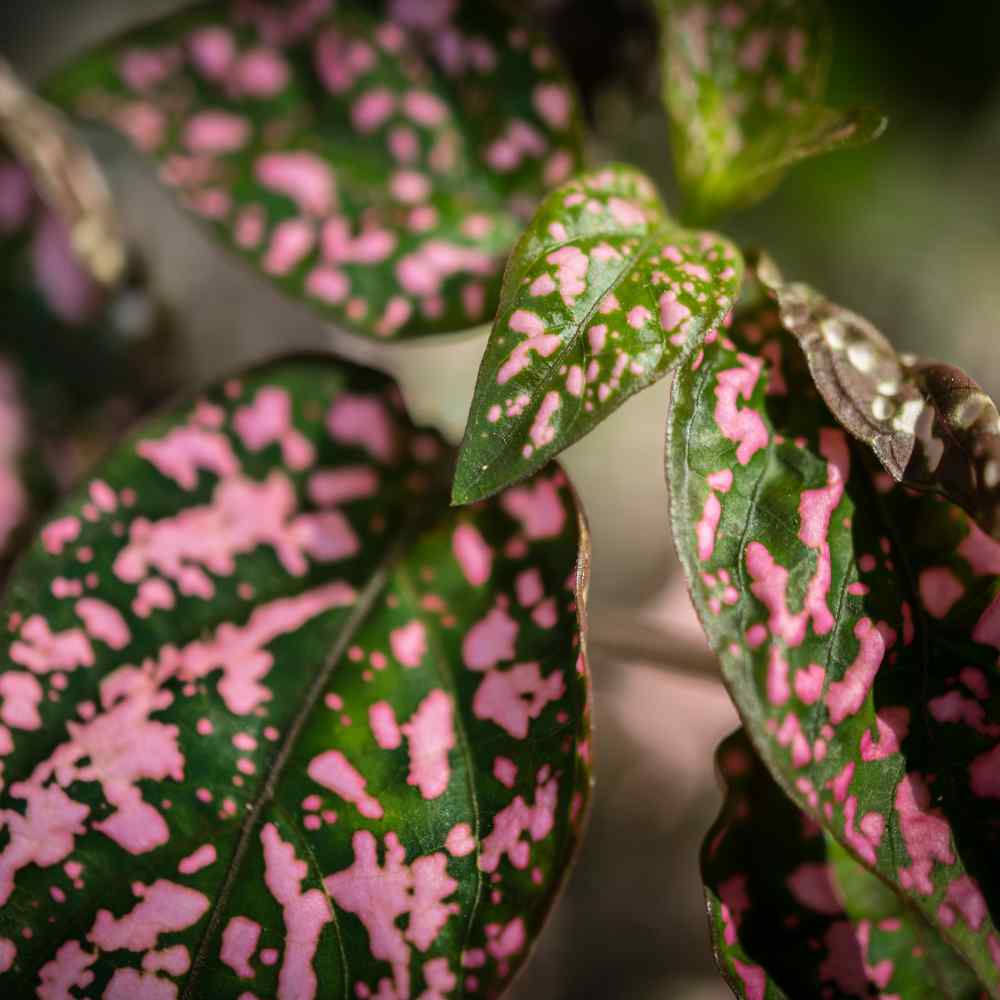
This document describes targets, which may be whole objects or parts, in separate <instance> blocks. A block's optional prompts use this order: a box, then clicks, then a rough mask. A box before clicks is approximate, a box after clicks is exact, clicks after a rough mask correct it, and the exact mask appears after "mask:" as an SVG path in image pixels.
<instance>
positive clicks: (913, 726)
mask: <svg viewBox="0 0 1000 1000" xmlns="http://www.w3.org/2000/svg"><path fill="white" fill-rule="evenodd" d="M672 407H673V412H672V416H671V423H670V427H671V433H670V445H669V449H670V450H669V475H670V484H671V491H672V507H671V509H672V517H673V522H674V530H675V537H676V538H677V542H678V547H679V550H680V553H681V558H682V561H683V564H684V566H685V569H686V571H687V575H688V580H689V583H690V587H691V592H692V596H693V598H694V602H695V605H696V607H697V609H698V612H699V615H700V616H701V619H702V623H703V625H704V627H705V630H706V632H707V633H708V635H709V638H710V640H711V643H712V646H713V648H714V649H715V650H716V652H717V653H719V654H720V657H721V661H722V670H723V675H724V678H725V680H726V683H727V685H728V687H729V689H730V692H731V694H732V696H733V698H734V700H735V702H736V704H737V706H738V708H739V711H740V714H741V717H742V719H743V722H744V725H745V727H746V729H747V732H748V734H749V736H750V737H751V739H752V740H753V743H754V746H755V747H756V748H757V750H758V752H759V753H760V755H761V758H762V760H763V761H764V763H765V764H766V766H767V767H768V769H769V770H770V771H771V773H772V774H773V775H774V776H775V778H776V780H778V782H779V783H780V784H781V786H782V787H783V788H784V790H785V791H786V792H787V793H788V794H789V795H791V796H792V797H793V798H794V799H795V801H796V802H797V803H798V805H799V806H800V807H801V808H802V809H804V810H805V811H806V812H807V813H808V814H809V815H810V816H811V817H812V818H813V819H814V820H816V821H817V822H819V823H820V824H821V825H822V826H823V827H824V829H826V830H827V831H828V832H829V833H830V834H831V835H832V836H833V837H834V838H836V840H837V841H838V842H839V843H840V844H841V845H842V846H843V847H845V848H846V849H847V850H848V851H849V852H850V854H851V855H852V856H853V857H854V858H855V859H857V860H859V861H860V862H862V863H863V864H864V865H865V866H866V867H867V868H869V869H871V870H872V871H874V872H875V873H876V874H878V875H879V876H881V877H882V878H883V879H884V880H885V881H886V882H887V883H889V884H890V885H892V886H894V887H895V888H896V889H897V891H899V892H901V893H902V894H903V895H904V896H905V898H906V899H907V900H908V901H909V902H910V903H912V904H915V905H916V906H917V907H918V908H919V910H920V911H921V913H922V914H923V916H924V917H925V918H926V919H927V920H928V922H929V923H931V924H932V925H933V926H934V927H935V928H937V930H938V931H939V932H940V933H941V934H942V935H943V936H944V937H945V938H946V939H947V941H948V942H949V944H950V945H951V946H952V947H954V948H955V949H956V950H957V951H958V952H959V953H960V954H961V955H963V956H964V958H965V959H966V960H967V961H968V962H969V964H970V965H971V966H972V967H973V968H974V969H975V971H976V974H977V976H978V977H979V979H980V981H981V982H982V983H983V984H984V987H985V988H986V989H987V990H988V991H989V993H990V995H991V996H1000V935H998V933H997V925H996V923H995V919H994V916H993V914H994V913H995V912H996V910H995V907H996V906H997V903H998V901H1000V900H998V892H1000V880H998V878H997V874H996V865H995V858H996V853H997V848H998V846H1000V845H998V833H997V831H998V829H1000V824H998V820H1000V812H998V809H997V800H998V798H1000V790H998V786H997V782H996V778H995V773H996V766H997V765H996V760H997V755H998V753H1000V744H998V737H1000V722H998V716H997V708H996V706H997V705H998V704H1000V682H998V680H997V672H996V663H997V651H998V649H1000V544H998V543H997V542H995V541H993V540H992V539H990V538H989V537H988V536H987V535H986V534H985V533H984V532H983V531H981V530H980V529H979V528H978V527H977V526H976V524H975V523H974V522H973V521H972V520H971V519H970V518H969V517H968V515H966V514H965V513H964V512H963V511H962V510H961V509H960V508H958V507H956V506H952V505H951V504H949V503H948V502H946V501H945V500H943V499H942V498H940V497H938V496H935V495H933V494H926V493H915V492H913V491H912V490H909V489H907V488H904V487H901V486H898V485H896V484H895V483H894V482H893V481H892V479H891V477H890V476H888V474H886V473H885V472H884V471H882V470H881V469H880V468H879V467H878V466H877V464H876V462H875V460H874V458H873V457H872V456H871V455H870V453H869V451H868V449H867V448H865V447H864V446H861V445H859V444H856V443H854V442H853V441H852V440H851V438H849V437H848V435H847V433H846V432H845V431H844V430H843V428H842V427H841V426H840V425H839V423H838V422H837V420H836V419H835V418H834V417H833V416H832V415H831V413H830V411H829V410H828V409H827V407H826V405H825V404H824V403H823V400H822V399H821V398H820V396H819V394H818V392H817V391H816V390H815V389H814V388H813V386H812V380H811V378H810V375H809V370H808V367H807V364H806V361H805V358H804V356H803V354H802V352H801V350H800V348H799V346H798V343H797V341H796V340H795V338H794V337H793V336H792V335H790V334H789V333H787V332H786V331H785V330H784V329H783V328H782V327H781V324H780V320H779V317H778V313H777V307H776V306H775V305H774V304H773V303H770V302H768V301H766V300H764V301H763V303H762V304H757V305H747V306H746V307H745V308H744V309H742V310H741V311H740V312H739V313H738V315H737V317H736V319H735V321H734V323H733V325H732V327H731V329H730V330H729V331H728V333H727V334H726V335H724V336H721V337H716V338H711V337H709V338H706V346H705V349H704V351H703V352H701V353H699V354H698V355H697V356H695V357H693V358H692V359H691V360H690V361H689V363H688V364H686V365H685V366H683V367H682V368H681V369H680V370H679V372H678V376H677V379H676V383H675V388H674V396H673V403H672Z"/></svg>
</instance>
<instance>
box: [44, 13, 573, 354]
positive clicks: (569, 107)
mask: <svg viewBox="0 0 1000 1000" xmlns="http://www.w3.org/2000/svg"><path fill="white" fill-rule="evenodd" d="M48 93H49V95H50V96H52V97H53V98H54V99H55V100H56V101H58V102H59V103H61V104H63V105H65V106H68V107H70V108H72V109H73V110H74V111H76V112H77V113H79V114H81V115H84V116H87V117H90V118H96V119H99V120H101V121H103V122H106V123H108V124H109V125H111V126H112V127H114V128H116V129H118V130H120V131H121V132H123V133H125V134H126V135H127V136H129V137H130V138H131V139H132V140H133V141H134V142H135V144H136V145H137V146H138V147H139V148H140V149H141V150H142V151H143V152H145V153H147V154H149V155H150V156H153V157H155V158H156V160H157V161H158V162H159V164H160V169H159V176H160V178H161V180H162V181H163V182H164V183H165V184H167V185H168V186H169V187H171V188H173V189H174V190H175V191H176V192H177V193H178V195H179V198H180V200H181V202H182V204H184V205H185V206H186V207H187V208H189V209H190V210H191V211H192V212H193V213H194V214H195V215H196V216H199V217H201V218H204V219H206V220H207V221H208V222H209V223H210V224H211V225H212V226H213V227H214V229H215V231H216V232H217V233H218V234H219V235H220V236H221V237H222V239H223V240H224V241H225V242H227V243H228V244H230V245H231V246H232V247H234V248H235V249H236V250H237V251H238V252H239V253H241V254H242V255H244V256H245V257H246V258H247V259H249V260H250V261H252V262H253V263H254V265H255V266H256V267H257V268H258V269H259V270H260V271H262V272H263V274H264V275H265V276H267V278H268V279H269V280H271V281H273V282H275V283H276V284H278V285H279V286H280V287H282V288H284V289H285V290H286V291H288V292H290V293H292V294H293V295H295V296H297V297H301V298H302V299H304V300H305V301H307V302H309V303H310V304H312V305H313V306H315V307H317V308H319V309H321V310H322V311H323V312H324V313H325V314H326V315H328V316H329V317H331V318H333V319H335V320H336V321H337V322H338V323H340V324H342V325H343V326H345V327H347V328H349V329H351V330H354V331H356V332H359V333H363V334H367V335H370V336H375V337H397V338H398V337H413V336H418V335H421V334H429V333H442V332H448V331H454V330H463V329H467V328H469V327H471V326H475V325H477V324H480V323H482V322H484V321H485V320H487V319H488V318H489V317H491V316H492V315H493V309H494V307H495V305H496V297H497V293H498V290H499V285H500V272H501V269H502V267H503V262H504V259H505V258H506V255H507V253H508V252H509V250H510V247H511V246H512V245H513V243H514V241H515V239H516V238H517V235H518V233H519V232H520V229H521V227H522V226H523V224H524V222H525V221H526V220H527V218H528V217H530V214H531V212H532V211H533V210H534V207H535V205H536V204H537V202H538V200H539V199H540V197H541V196H542V194H543V193H544V191H545V189H546V188H547V187H548V186H551V185H553V184H556V183H559V182H561V181H563V180H565V179H566V178H567V177H568V176H570V174H572V173H573V172H574V171H575V170H576V169H577V167H578V165H579V156H580V151H579V137H578V132H579V128H578V116H577V111H576V105H575V100H574V97H573V95H572V93H571V90H570V88H569V85H568V83H567V80H566V79H565V78H564V76H563V74H562V73H561V71H560V69H559V67H558V66H557V64H556V59H555V57H554V55H553V53H552V51H551V50H550V49H549V48H548V47H547V46H546V45H545V43H544V42H542V41H541V40H539V39H538V38H537V37H535V36H534V35H532V34H531V33H530V32H528V31H527V30H526V29H525V28H524V26H523V25H521V24H520V23H519V22H517V21H515V20H512V19H511V18H510V17H508V16H507V15H505V14H503V13H501V12H500V10H499V8H498V6H497V5H495V4H494V3H493V2H492V0H490V2H483V0H462V2H458V0H451V2H434V3H420V2H411V0H375V2H370V3H369V2H362V0H340V2H339V3H337V4H336V5H334V3H333V2H332V0H297V2H293V3H279V2H274V0H255V2H251V3H248V2H246V0H232V2H228V3H225V4H216V3H211V4H203V5H200V6H198V7H195V8H193V9H190V10H185V11H183V12H182V13H179V14H176V15H173V16H171V17H169V18H167V19H165V20H162V21H160V22H158V23H156V24H152V25H149V26H147V27H143V28H141V29H138V30H135V31H132V32H130V33H128V34H127V35H125V36H124V37H122V38H119V39H117V40H115V41H114V42H111V43H110V44H108V45H107V46H105V47H104V48H102V49H99V50H98V51H96V52H94V53H92V54H91V55H89V56H87V57H85V58H84V59H82V60H81V61H79V62H78V63H77V64H75V65H73V66H71V67H69V68H68V69H67V70H65V71H63V72H61V73H60V74H59V75H58V76H57V77H56V78H55V80H53V81H52V83H51V84H50V86H49V88H48Z"/></svg>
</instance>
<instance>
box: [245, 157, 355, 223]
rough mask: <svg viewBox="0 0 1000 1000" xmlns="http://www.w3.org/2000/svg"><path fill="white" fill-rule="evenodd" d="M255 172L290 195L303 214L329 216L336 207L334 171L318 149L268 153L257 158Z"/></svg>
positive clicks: (271, 186)
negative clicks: (318, 152) (316, 152)
mask: <svg viewBox="0 0 1000 1000" xmlns="http://www.w3.org/2000/svg"><path fill="white" fill-rule="evenodd" d="M255 174H256V177H257V180H258V181H259V182H260V183H261V184H263V185H264V187H266V188H268V189H269V190H271V191H275V192H277V193H278V194H283V195H285V196H286V197H288V198H291V200H292V201H293V202H295V204H296V205H297V206H298V208H299V211H300V212H302V214H303V215H306V216H326V215H329V214H330V212H331V211H333V207H334V204H335V201H336V184H335V181H334V176H333V171H332V170H331V169H330V165H329V164H328V163H327V162H326V161H325V160H324V159H322V157H320V156H318V155H317V154H315V153H308V152H301V151H300V152H291V153H266V154H264V155H263V156H261V157H260V159H258V160H257V164H256V167H255Z"/></svg>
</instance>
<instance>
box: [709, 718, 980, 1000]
mask: <svg viewBox="0 0 1000 1000" xmlns="http://www.w3.org/2000/svg"><path fill="white" fill-rule="evenodd" d="M716 762H717V765H718V769H719V772H720V774H721V776H722V779H723V781H724V782H725V796H726V798H725V803H724V805H723V808H722V812H721V813H720V815H719V818H718V819H717V820H716V821H715V824H714V825H713V826H712V829H711V830H710V831H709V833H708V836H707V837H706V838H705V843H704V846H703V848H702V856H701V867H702V877H703V879H704V882H705V897H706V900H707V902H708V912H709V923H710V926H711V930H712V942H713V945H714V948H715V955H716V961H717V962H718V964H719V969H720V971H721V972H722V974H723V976H724V977H725V979H726V981H727V982H728V983H729V985H730V986H731V987H732V990H733V993H734V994H735V995H736V996H737V997H740V998H742V1000H784V998H786V997H792V998H794V997H831V998H832V997H845V998H846V997H853V998H865V997H870V996H876V995H877V996H881V997H888V996H899V997H920V996H931V995H933V996H936V997H942V998H947V1000H977V998H979V997H980V996H982V989H981V987H980V986H979V985H978V984H977V983H976V980H975V977H974V976H973V974H972V972H971V971H970V970H969V969H968V967H967V966H966V965H965V964H964V963H963V962H962V961H961V960H960V959H959V958H958V956H957V955H956V954H955V953H954V952H953V951H952V950H951V949H950V948H949V947H948V946H947V945H946V944H945V943H944V941H942V940H941V938H940V937H939V936H938V934H937V933H936V932H935V931H934V930H933V929H932V928H931V927H930V926H929V925H928V924H927V922H926V921H925V920H924V919H923V918H922V917H921V916H920V915H919V913H917V912H916V911H915V910H914V909H912V908H911V907H909V906H907V905H906V904H905V903H904V902H903V901H902V900H901V899H900V897H899V896H897V895H896V894H895V893H893V892H892V891H891V890H890V889H889V888H888V887H887V886H886V885H885V884H884V883H883V882H881V881H880V880H879V879H878V878H876V877H875V876H874V875H872V874H871V873H870V872H868V871H866V870H865V869H864V868H863V867H862V866H861V865H859V864H858V863H857V862H856V861H855V860H853V859H852V858H851V857H850V856H849V855H848V854H847V853H846V852H845V851H844V850H843V848H841V847H840V846H839V845H838V844H837V842H836V841H835V840H834V839H833V838H832V837H830V835H829V834H826V833H824V832H823V830H822V829H821V828H820V827H819V826H818V825H817V824H816V823H814V822H813V821H812V820H810V819H809V818H808V817H807V816H806V815H804V814H803V813H802V812H801V811H800V810H799V809H798V808H797V807H796V805H795V804H794V803H793V802H792V801H791V800H790V799H789V798H788V797H787V796H786V795H785V793H784V792H783V791H782V790H781V788H780V787H779V786H778V785H777V784H776V783H775V781H774V779H773V778H772V777H771V776H770V774H768V771H767V768H765V767H764V765H763V764H762V763H761V761H760V759H759V758H758V757H757V755H756V753H755V752H754V750H753V747H752V746H751V744H750V741H749V740H748V739H747V737H746V735H745V734H744V733H743V732H742V731H739V732H736V733H734V734H733V735H732V736H730V737H729V738H728V739H727V740H725V741H724V742H723V744H722V745H721V746H720V747H719V752H718V754H717V757H716Z"/></svg>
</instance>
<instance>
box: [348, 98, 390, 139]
mask: <svg viewBox="0 0 1000 1000" xmlns="http://www.w3.org/2000/svg"><path fill="white" fill-rule="evenodd" d="M395 109H396V97H395V95H394V94H392V92H391V91H389V90H386V89H385V88H382V87H380V88H378V89H376V90H369V91H366V92H365V93H364V94H362V95H361V97H359V98H358V99H357V101H355V103H354V107H353V108H352V109H351V121H352V122H353V123H354V127H355V128H356V129H357V130H358V131H359V132H361V133H362V134H363V135H368V134H370V133H372V132H375V131H376V130H377V129H379V128H380V127H381V126H382V125H383V124H384V123H385V122H386V120H387V119H388V118H389V117H390V116H391V115H392V113H393V112H394V111H395Z"/></svg>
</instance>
